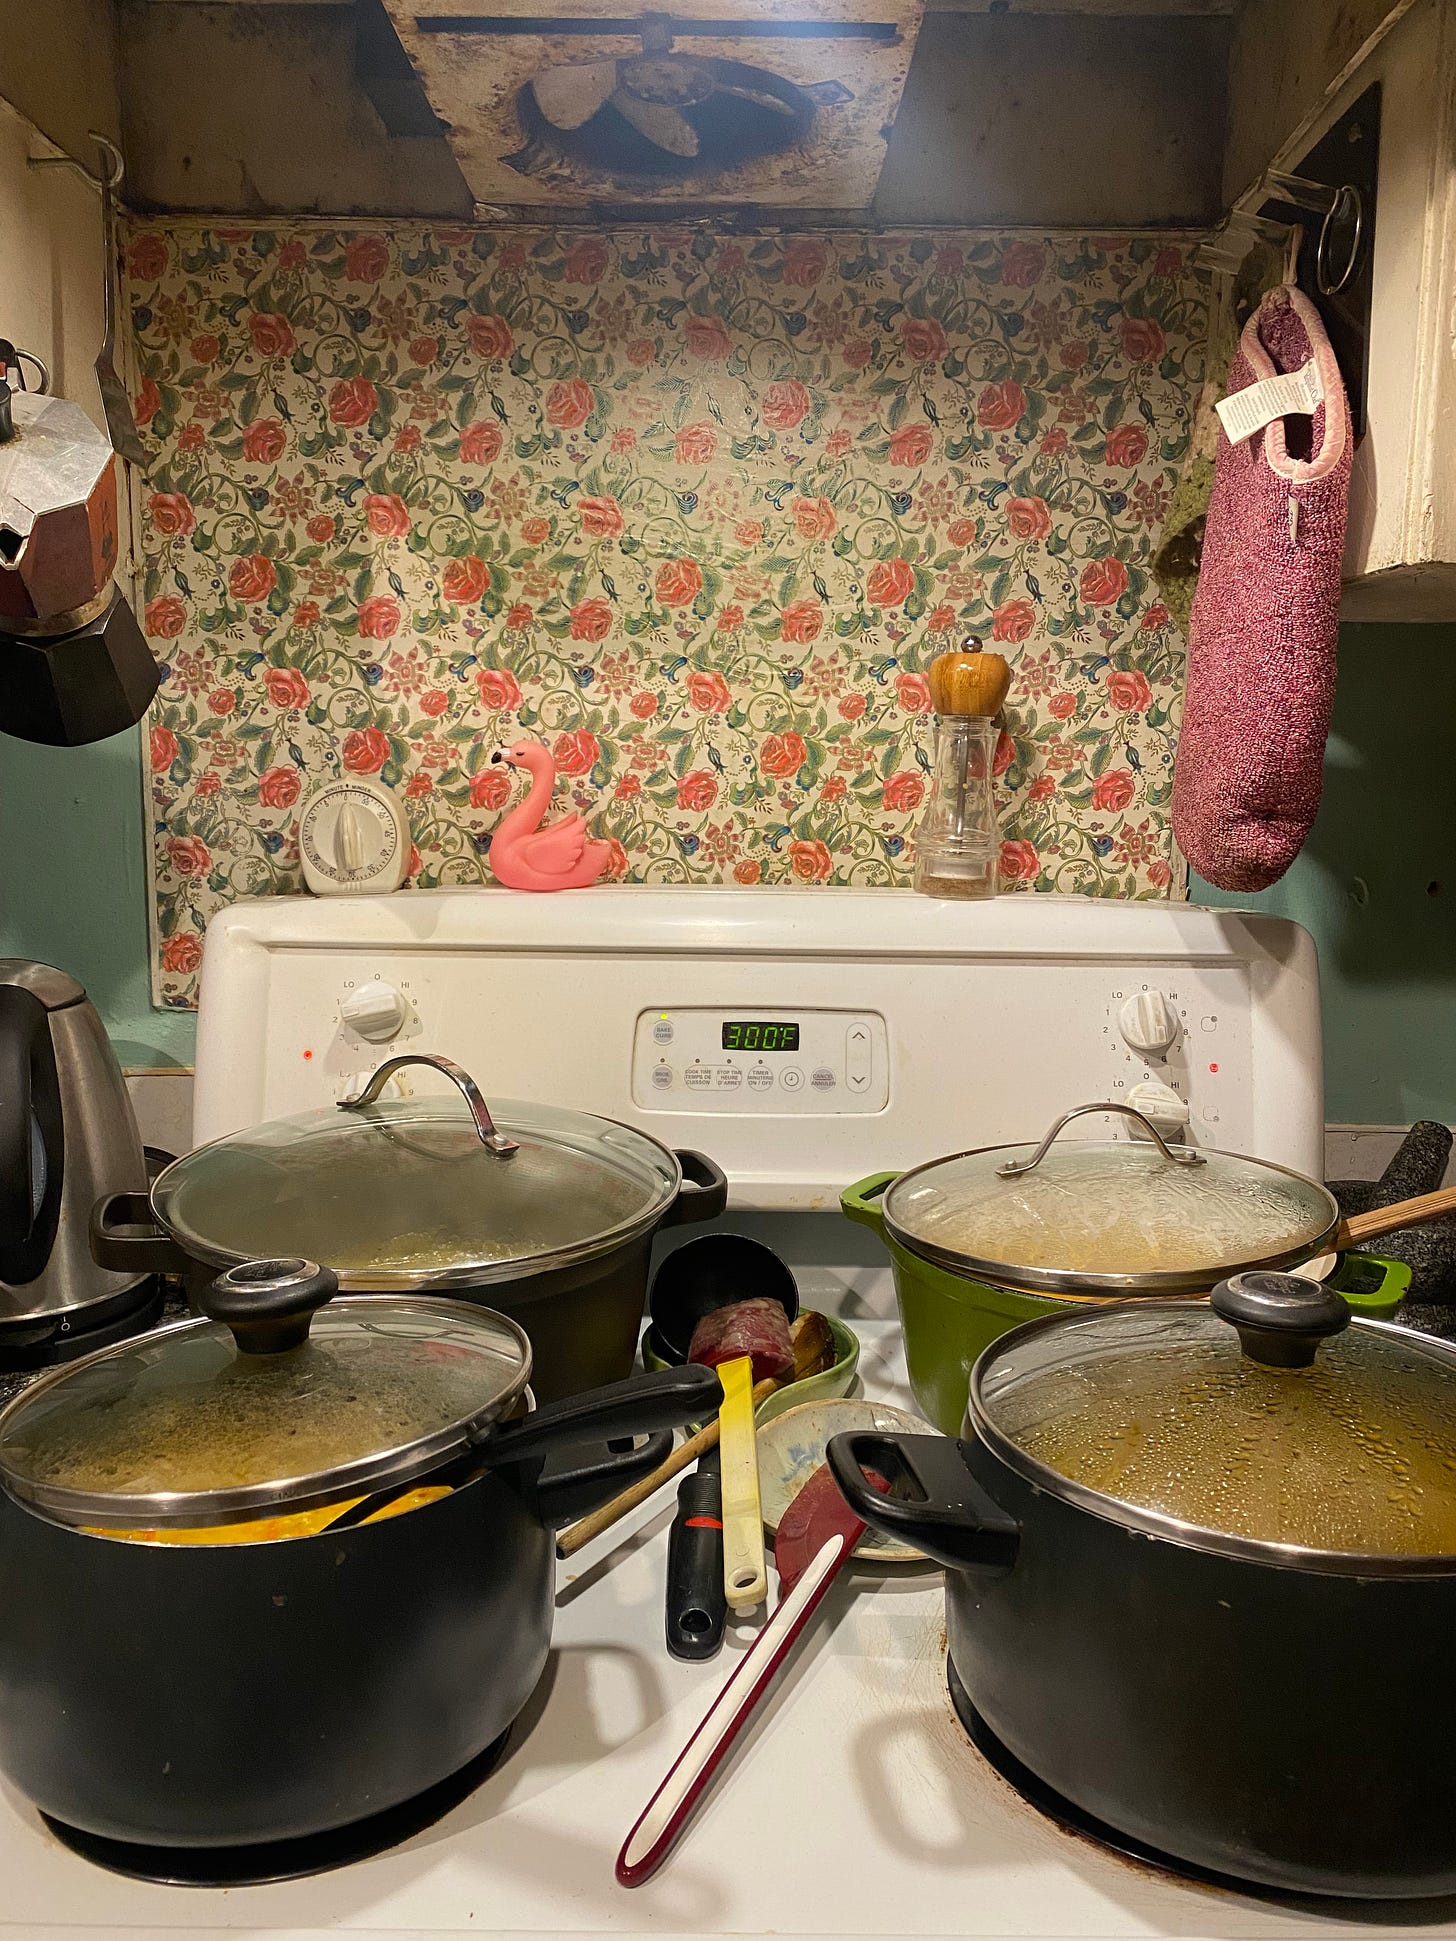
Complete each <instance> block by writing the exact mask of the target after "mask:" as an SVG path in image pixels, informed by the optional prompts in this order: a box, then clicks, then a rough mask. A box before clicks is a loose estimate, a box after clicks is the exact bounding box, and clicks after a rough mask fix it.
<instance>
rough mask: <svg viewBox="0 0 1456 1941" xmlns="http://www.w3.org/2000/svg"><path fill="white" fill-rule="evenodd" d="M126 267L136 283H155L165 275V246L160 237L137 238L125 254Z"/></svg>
mask: <svg viewBox="0 0 1456 1941" xmlns="http://www.w3.org/2000/svg"><path fill="white" fill-rule="evenodd" d="M126 266H127V268H128V270H130V272H131V274H132V275H133V276H134V277H135V278H136V280H137V282H138V283H156V282H159V281H160V280H161V278H162V277H164V276H165V275H166V274H167V245H166V244H165V243H164V242H163V241H162V239H161V237H160V236H138V237H137V238H136V240H135V242H133V243H132V244H131V246H130V248H129V249H128V250H127V252H126Z"/></svg>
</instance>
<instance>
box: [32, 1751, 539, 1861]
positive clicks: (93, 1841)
mask: <svg viewBox="0 0 1456 1941" xmlns="http://www.w3.org/2000/svg"><path fill="white" fill-rule="evenodd" d="M509 1737H510V1733H509V1731H506V1732H503V1733H502V1734H501V1736H500V1737H499V1738H498V1739H497V1740H496V1741H495V1742H494V1744H492V1745H488V1746H487V1747H486V1749H485V1751H484V1752H482V1753H478V1754H477V1755H476V1757H475V1758H474V1759H472V1760H470V1761H469V1763H468V1764H466V1765H464V1766H462V1767H461V1768H460V1770H459V1771H458V1772H455V1773H452V1774H451V1775H450V1777H449V1778H448V1779H442V1780H441V1781H440V1782H439V1784H438V1785H437V1786H431V1787H429V1788H428V1789H427V1791H425V1792H423V1793H416V1795H415V1797H414V1798H413V1799H407V1800H405V1801H404V1803H403V1804H402V1805H400V1806H391V1807H390V1808H389V1809H388V1810H387V1811H386V1812H383V1813H373V1814H371V1815H370V1817H369V1818H368V1819H367V1820H355V1821H354V1822H353V1824H352V1825H350V1826H340V1827H334V1828H333V1829H332V1830H331V1831H330V1832H328V1833H312V1834H306V1835H305V1836H304V1837H303V1838H302V1839H298V1840H267V1841H263V1842H261V1843H260V1844H258V1845H254V1846H246V1847H143V1846H137V1845H134V1844H133V1843H132V1842H131V1841H130V1840H108V1839H106V1838H105V1836H104V1835H102V1834H99V1833H83V1832H82V1831H81V1829H80V1828H79V1827H74V1826H66V1825H65V1824H64V1823H63V1822H62V1821H60V1820H53V1819H52V1818H51V1817H50V1815H49V1814H48V1813H42V1814H41V1818H42V1819H43V1820H44V1821H45V1823H46V1825H47V1826H48V1827H49V1828H50V1830H51V1832H52V1833H54V1834H55V1836H56V1838H57V1839H58V1840H59V1841H60V1842H61V1844H62V1845H63V1846H66V1847H69V1848H70V1850H71V1852H72V1853H77V1854H80V1856H81V1857H82V1859H83V1860H91V1861H94V1862H95V1863H96V1865H97V1866H98V1867H105V1868H107V1869H108V1870H109V1871H110V1872H112V1873H114V1874H127V1875H129V1876H130V1877H131V1878H132V1879H133V1880H152V1881H157V1882H159V1883H160V1884H161V1885H163V1886H166V1887H261V1886H263V1885H264V1884H265V1883H267V1882H269V1881H275V1880H297V1879H299V1878H301V1877H302V1876H304V1875H306V1874H323V1873H328V1872H329V1871H330V1870H331V1869H333V1868H335V1867H347V1866H350V1865H351V1864H352V1863H353V1862H354V1861H356V1860H368V1859H370V1858H371V1857H372V1856H373V1855H374V1854H376V1853H385V1852H387V1851H388V1849H389V1848H390V1847H397V1846H399V1845H400V1844H401V1843H402V1842H403V1841H405V1840H409V1839H413V1837H414V1835H415V1834H417V1833H423V1832H424V1830H425V1828H426V1827H428V1826H433V1825H434V1824H435V1822H436V1821H437V1820H442V1819H444V1817H445V1815H446V1814H447V1813H449V1812H452V1811H453V1810H454V1808H455V1807H457V1806H458V1805H459V1804H460V1803H461V1801H462V1800H465V1799H468V1798H469V1797H470V1795H471V1794H472V1793H473V1792H474V1791H475V1789H476V1787H477V1786H479V1785H481V1784H482V1783H483V1781H484V1780H486V1779H487V1778H488V1777H489V1775H490V1774H491V1772H492V1771H493V1770H494V1768H495V1766H496V1764H497V1762H498V1761H499V1759H500V1756H501V1754H502V1753H503V1752H504V1750H505V1745H506V1741H507V1739H509Z"/></svg>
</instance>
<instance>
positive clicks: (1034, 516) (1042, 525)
mask: <svg viewBox="0 0 1456 1941" xmlns="http://www.w3.org/2000/svg"><path fill="white" fill-rule="evenodd" d="M1006 524H1007V526H1008V527H1009V529H1010V531H1011V536H1012V537H1013V539H1045V538H1046V537H1047V535H1048V534H1049V533H1050V531H1051V529H1052V520H1051V514H1050V513H1049V512H1048V510H1047V502H1046V500H1045V499H1008V500H1007V501H1006Z"/></svg>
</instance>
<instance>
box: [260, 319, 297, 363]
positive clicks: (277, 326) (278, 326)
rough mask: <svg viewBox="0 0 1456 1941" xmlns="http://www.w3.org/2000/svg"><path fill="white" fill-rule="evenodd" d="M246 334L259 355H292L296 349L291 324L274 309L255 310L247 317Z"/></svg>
mask: <svg viewBox="0 0 1456 1941" xmlns="http://www.w3.org/2000/svg"><path fill="white" fill-rule="evenodd" d="M248 335H249V336H250V337H251V338H252V340H253V349H254V350H255V351H256V352H257V353H258V355H259V357H263V358H274V357H292V355H293V353H294V352H295V351H296V350H297V349H298V339H297V338H296V337H295V336H294V334H293V325H292V324H291V323H290V322H289V321H288V319H287V317H284V316H280V315H279V314H278V312H277V311H276V310H255V311H254V312H253V314H252V316H251V317H250V318H249V319H248Z"/></svg>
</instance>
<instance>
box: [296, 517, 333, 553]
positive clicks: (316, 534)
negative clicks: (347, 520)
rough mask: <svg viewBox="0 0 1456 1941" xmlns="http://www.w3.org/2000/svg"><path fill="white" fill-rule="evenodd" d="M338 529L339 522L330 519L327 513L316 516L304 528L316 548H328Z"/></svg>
mask: <svg viewBox="0 0 1456 1941" xmlns="http://www.w3.org/2000/svg"><path fill="white" fill-rule="evenodd" d="M338 529H339V522H338V520H337V519H333V518H330V516H329V514H328V513H327V512H320V513H317V514H315V516H314V517H313V518H312V519H310V520H309V522H308V524H307V525H306V526H305V527H304V531H305V532H306V533H307V534H308V536H309V538H310V539H311V540H312V541H313V543H314V544H315V545H316V546H326V545H327V544H328V542H329V541H330V540H331V539H332V538H333V536H334V534H335V533H336V532H337V531H338Z"/></svg>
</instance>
